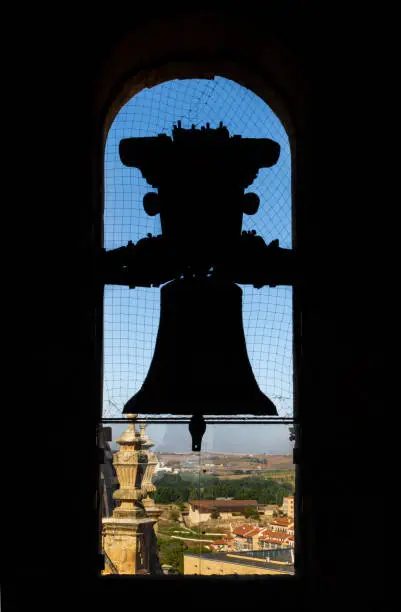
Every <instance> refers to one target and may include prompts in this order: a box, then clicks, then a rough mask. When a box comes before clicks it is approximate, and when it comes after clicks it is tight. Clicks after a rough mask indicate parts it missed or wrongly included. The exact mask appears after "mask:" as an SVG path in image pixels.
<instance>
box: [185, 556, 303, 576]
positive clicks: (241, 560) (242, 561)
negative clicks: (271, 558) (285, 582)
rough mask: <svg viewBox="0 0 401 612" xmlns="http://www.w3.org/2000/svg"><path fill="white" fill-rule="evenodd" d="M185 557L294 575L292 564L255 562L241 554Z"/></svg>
mask: <svg viewBox="0 0 401 612" xmlns="http://www.w3.org/2000/svg"><path fill="white" fill-rule="evenodd" d="M184 557H195V558H196V559H202V560H205V561H206V560H210V561H219V562H220V563H231V564H233V563H237V564H238V565H246V566H247V567H255V568H258V569H261V568H265V569H268V570H272V571H275V572H279V573H281V574H292V575H293V574H294V573H295V571H294V566H293V565H292V564H289V565H284V564H278V563H274V562H269V563H268V562H265V563H262V562H261V561H255V559H253V558H252V557H249V556H246V555H244V554H241V553H225V552H219V553H203V554H201V555H193V554H187V553H184Z"/></svg>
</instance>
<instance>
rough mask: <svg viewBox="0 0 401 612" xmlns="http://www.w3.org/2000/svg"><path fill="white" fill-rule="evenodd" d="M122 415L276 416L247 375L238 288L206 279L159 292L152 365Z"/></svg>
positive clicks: (172, 284)
mask: <svg viewBox="0 0 401 612" xmlns="http://www.w3.org/2000/svg"><path fill="white" fill-rule="evenodd" d="M123 412H124V413H135V414H137V413H145V414H146V413H161V414H163V413H165V414H192V415H193V414H195V413H198V414H202V415H207V414H209V415H211V414H221V413H223V414H242V413H250V414H260V415H277V410H276V407H275V406H274V404H273V403H272V402H271V401H270V400H269V399H268V398H267V397H266V396H265V395H264V394H263V393H262V391H261V390H260V389H259V387H258V384H257V382H256V379H255V376H254V374H253V372H252V368H251V364H250V362H249V358H248V354H247V350H246V343H245V335H244V329H243V322H242V290H241V288H240V287H238V285H236V284H234V283H232V282H229V281H220V280H217V279H213V278H207V277H205V278H202V279H199V278H196V279H195V278H190V279H179V280H174V281H172V282H170V283H168V284H166V285H164V286H163V287H162V289H161V313H160V323H159V330H158V334H157V340H156V346H155V352H154V355H153V359H152V363H151V365H150V368H149V372H148V374H147V376H146V378H145V381H144V383H143V385H142V388H141V389H140V391H138V393H136V394H135V395H134V396H133V397H132V398H131V399H130V400H128V402H127V403H126V404H125V406H124V410H123Z"/></svg>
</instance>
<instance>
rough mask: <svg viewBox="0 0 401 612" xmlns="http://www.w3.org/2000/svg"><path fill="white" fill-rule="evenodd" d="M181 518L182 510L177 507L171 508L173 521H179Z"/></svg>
mask: <svg viewBox="0 0 401 612" xmlns="http://www.w3.org/2000/svg"><path fill="white" fill-rule="evenodd" d="M179 518H180V511H179V510H178V509H177V508H172V509H171V510H170V519H171V520H172V521H176V522H178V520H179Z"/></svg>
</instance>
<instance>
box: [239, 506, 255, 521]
mask: <svg viewBox="0 0 401 612" xmlns="http://www.w3.org/2000/svg"><path fill="white" fill-rule="evenodd" d="M242 514H243V515H244V516H245V517H246V518H250V519H256V520H258V519H259V512H258V511H257V509H256V508H255V507H254V506H247V507H246V508H244V510H243V512H242Z"/></svg>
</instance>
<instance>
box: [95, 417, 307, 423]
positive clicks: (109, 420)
mask: <svg viewBox="0 0 401 612" xmlns="http://www.w3.org/2000/svg"><path fill="white" fill-rule="evenodd" d="M204 419H205V422H206V424H210V425H217V424H218V425H247V424H249V425H292V424H295V420H294V419H293V418H289V417H282V418H277V419H260V418H255V419H252V418H242V419H241V418H234V419H228V418H224V417H222V418H220V419H216V418H212V419H208V418H207V417H204ZM129 422H131V419H124V418H115V419H113V418H104V419H101V423H103V424H109V423H110V424H113V423H116V424H117V423H123V424H124V423H126V424H127V425H128V423H129ZM189 422H190V418H187V419H185V418H176V419H174V418H172V417H166V418H162V417H150V418H146V417H138V418H136V419H135V423H148V424H153V423H155V424H157V423H161V424H164V423H166V424H172V425H180V424H183V425H186V424H189Z"/></svg>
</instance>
